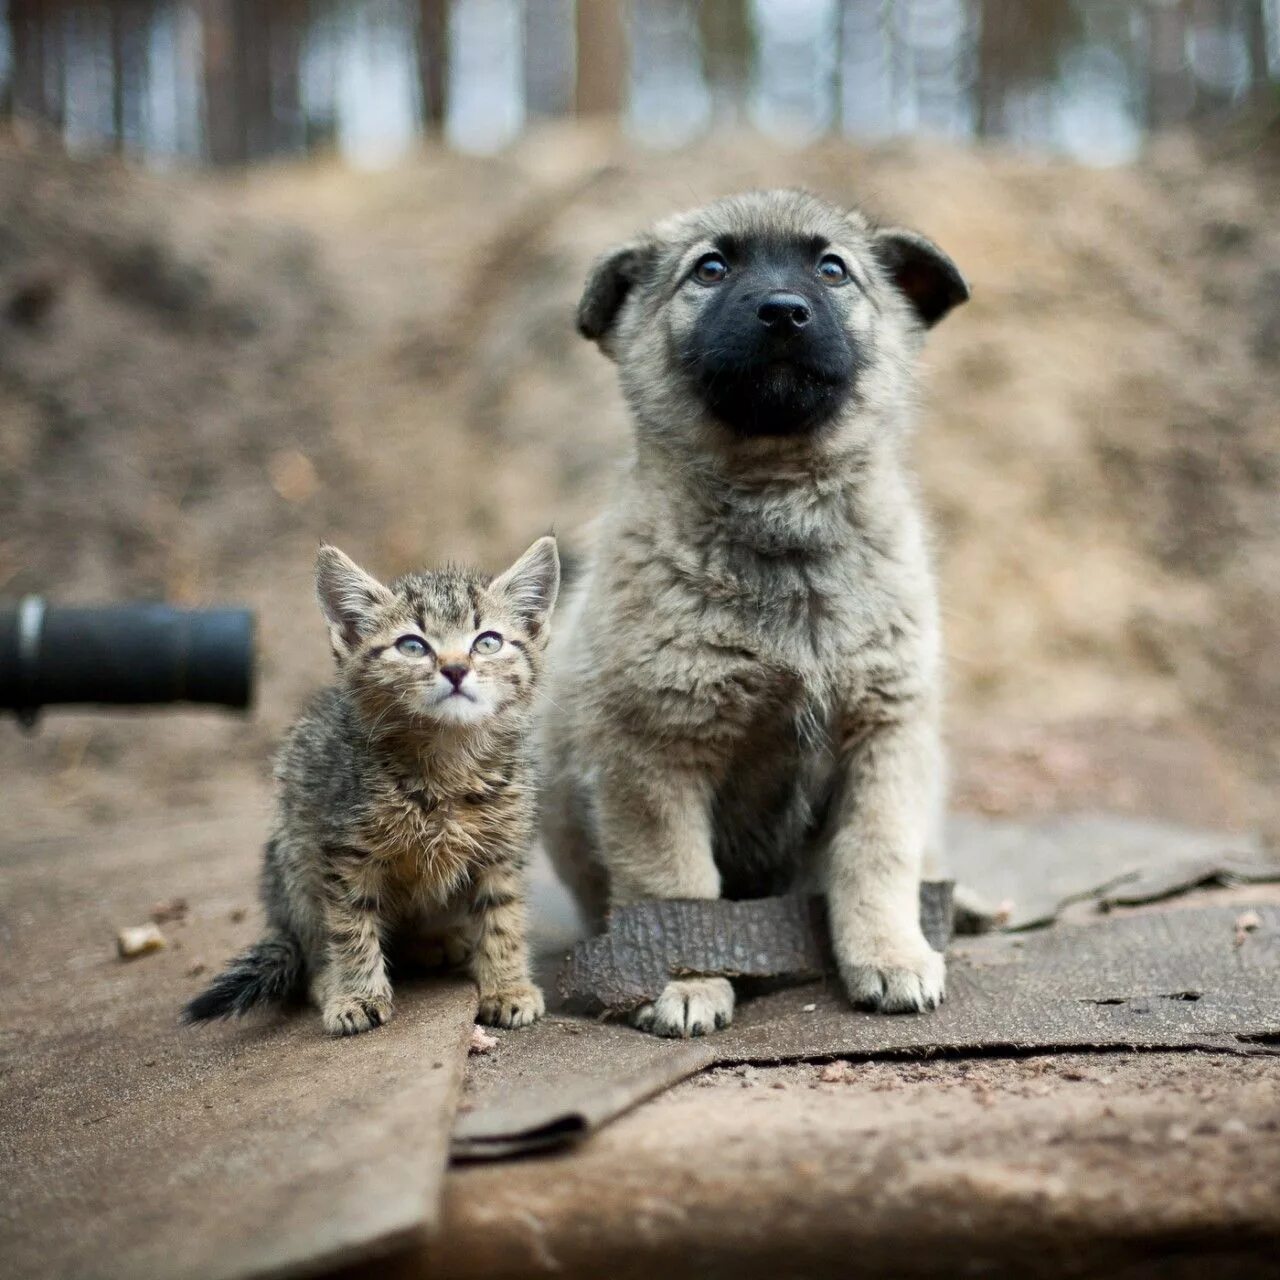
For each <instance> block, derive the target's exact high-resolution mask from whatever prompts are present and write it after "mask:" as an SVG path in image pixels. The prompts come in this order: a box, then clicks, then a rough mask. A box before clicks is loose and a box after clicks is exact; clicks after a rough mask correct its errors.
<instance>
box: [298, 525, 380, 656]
mask: <svg viewBox="0 0 1280 1280" xmlns="http://www.w3.org/2000/svg"><path fill="white" fill-rule="evenodd" d="M316 595H317V596H319V597H320V608H321V609H322V610H323V612H324V616H325V620H326V621H327V622H328V623H329V638H330V639H331V640H332V641H333V650H334V654H335V655H340V654H343V653H349V652H350V651H351V650H352V649H354V648H355V646H356V645H357V644H359V642H360V639H361V637H362V636H364V635H367V634H368V633H369V632H370V631H371V630H372V625H373V619H374V615H375V614H376V613H377V611H378V610H379V609H382V608H385V607H386V606H387V605H389V604H392V603H394V601H395V597H394V596H393V595H392V594H391V592H390V591H389V590H388V589H387V588H386V587H384V586H383V585H382V583H380V582H379V581H378V580H377V578H375V577H372V576H371V575H370V574H367V573H365V571H364V570H363V569H362V568H361V567H360V566H359V565H358V564H356V562H355V561H354V560H352V559H351V557H350V556H347V555H344V554H343V553H342V552H341V551H339V550H338V548H337V547H331V546H329V545H328V543H323V542H322V543H321V544H320V550H319V551H318V552H317V553H316Z"/></svg>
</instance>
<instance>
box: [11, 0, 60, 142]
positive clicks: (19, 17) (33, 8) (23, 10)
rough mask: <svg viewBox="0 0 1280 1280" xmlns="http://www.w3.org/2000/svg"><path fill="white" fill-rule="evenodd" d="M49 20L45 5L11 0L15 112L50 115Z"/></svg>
mask: <svg viewBox="0 0 1280 1280" xmlns="http://www.w3.org/2000/svg"><path fill="white" fill-rule="evenodd" d="M46 21H47V19H46V14H45V8H44V6H43V5H41V4H34V3H32V2H31V0H9V32H10V38H11V40H12V47H13V68H12V72H11V74H12V78H13V86H12V89H11V94H12V97H13V113H14V115H18V116H34V117H36V118H37V119H48V118H49V115H50V111H49V106H50V104H49V102H48V99H47V96H46V93H45V57H44V52H45V43H46ZM59 107H61V103H59Z"/></svg>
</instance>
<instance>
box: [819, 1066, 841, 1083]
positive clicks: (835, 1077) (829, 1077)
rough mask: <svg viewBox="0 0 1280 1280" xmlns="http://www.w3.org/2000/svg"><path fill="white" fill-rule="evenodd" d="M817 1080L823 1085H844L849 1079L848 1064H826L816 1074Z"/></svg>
mask: <svg viewBox="0 0 1280 1280" xmlns="http://www.w3.org/2000/svg"><path fill="white" fill-rule="evenodd" d="M818 1079H819V1080H821V1081H822V1083H823V1084H844V1082H845V1081H846V1080H848V1079H849V1064H848V1063H847V1062H828V1063H827V1065H826V1066H825V1067H823V1068H822V1070H821V1071H819V1072H818Z"/></svg>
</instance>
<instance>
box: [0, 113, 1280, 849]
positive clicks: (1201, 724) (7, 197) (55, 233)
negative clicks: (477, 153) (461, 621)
mask: <svg viewBox="0 0 1280 1280" xmlns="http://www.w3.org/2000/svg"><path fill="white" fill-rule="evenodd" d="M1274 133H1275V131H1274V128H1273V129H1272V130H1271V132H1270V134H1263V135H1260V136H1259V137H1254V136H1252V135H1250V136H1248V137H1247V138H1245V140H1244V142H1243V143H1242V144H1241V145H1238V146H1236V147H1235V148H1234V149H1233V150H1232V151H1231V152H1230V153H1228V154H1224V150H1225V149H1224V148H1223V147H1221V146H1220V147H1218V148H1217V150H1216V151H1215V152H1213V153H1212V154H1211V153H1210V152H1208V151H1207V150H1206V149H1205V148H1203V147H1201V146H1198V145H1197V144H1196V143H1194V142H1192V141H1191V140H1189V139H1172V140H1168V141H1165V142H1162V143H1160V144H1158V145H1157V146H1156V147H1155V148H1154V149H1153V152H1152V155H1151V157H1150V158H1149V159H1148V160H1146V161H1144V162H1143V163H1142V164H1141V165H1138V166H1136V167H1133V168H1125V169H1116V170H1108V171H1091V170H1084V169H1081V168H1078V167H1076V166H1073V165H1069V164H1066V163H1062V162H1056V161H1055V162H1049V161H1042V160H1038V159H1036V160H1029V159H1027V158H1025V157H1017V156H1013V155H1010V154H1006V153H1002V152H1000V151H997V150H991V151H979V150H959V149H952V148H948V147H945V146H942V145H940V144H923V143H920V144H906V143H895V144H892V145H885V146H883V147H879V148H876V149H872V150H864V149H858V148H854V147H851V146H847V145H844V144H834V143H832V144H824V145H821V146H817V147H814V148H811V149H808V150H803V151H796V152H790V151H782V150H778V149H777V148H774V147H771V146H768V145H766V144H764V143H762V142H761V141H760V140H759V139H756V138H751V137H741V138H734V137H730V138H721V139H719V140H717V141H714V142H708V143H706V144H704V145H702V146H701V147H698V148H695V149H693V150H690V151H688V152H682V153H680V154H678V155H662V154H654V153H641V152H636V151H633V150H631V149H629V148H627V147H626V146H625V145H624V144H622V143H620V142H618V141H617V140H616V139H615V138H614V137H612V136H611V135H608V134H604V133H597V132H592V131H589V130H584V129H581V128H573V127H564V128H557V129H549V130H547V131H544V132H542V133H538V134H534V135H533V136H532V137H530V138H529V139H528V140H527V141H526V142H524V143H523V144H521V146H520V147H518V148H517V149H516V150H515V151H513V152H512V153H510V154H509V155H507V156H505V157H503V158H501V159H498V160H486V161H479V160H469V159H465V158H459V157H457V156H452V155H449V154H447V153H443V152H439V151H427V152H424V153H423V154H422V156H421V157H420V158H418V159H417V160H415V161H414V162H412V163H410V164H407V165H405V166H403V167H401V168H398V169H396V170H394V171H392V172H388V173H382V174H356V173H352V172H350V171H346V170H344V169H342V168H340V167H338V166H337V165H329V164H325V163H311V164H307V165H304V166H281V167H277V168H266V169H258V170H253V171H250V172H249V173H247V174H244V175H233V176H218V177H208V176H199V177H196V176H173V177H158V176H154V175H144V174H139V173H137V172H133V171H129V170H127V169H123V168H120V167H117V166H115V165H113V164H111V163H107V162H85V163H72V162H69V161H67V160H65V159H63V158H61V157H59V156H55V155H52V154H49V153H47V152H45V151H42V150H40V149H39V148H38V147H35V146H31V147H27V146H24V145H22V143H21V141H20V140H17V139H9V140H0V310H3V313H4V319H3V320H0V424H3V429H2V430H0V592H3V593H4V594H6V595H12V594H17V593H21V592H26V591H29V590H33V589H39V590H43V591H46V592H48V593H49V594H50V596H52V597H54V598H58V599H64V600H80V599H86V598H102V597H107V596H135V595H148V596H157V595H163V596H166V597H168V598H170V599H173V600H177V601H181V602H186V603H192V604H199V603H205V602H212V601H218V600H243V601H246V602H248V603H249V604H251V605H252V606H254V607H255V608H256V609H257V610H258V613H259V617H260V623H261V652H262V667H261V681H260V705H259V709H258V713H257V714H256V716H255V717H254V718H253V719H251V720H248V721H238V720H220V719H217V718H211V717H209V716H207V715H202V716H198V717H191V716H184V715H178V716H171V717H149V718H147V719H145V720H142V719H138V720H131V719H128V718H117V719H113V720H105V719H88V718H83V717H70V716H55V717H50V718H49V720H48V721H47V723H46V725H45V727H44V730H43V732H42V733H41V734H40V735H39V736H38V737H36V738H34V739H32V740H27V739H25V738H22V737H20V736H19V735H17V734H16V733H10V734H6V735H4V736H3V737H2V738H0V770H2V771H3V774H4V783H3V786H4V788H5V792H6V794H7V795H8V796H9V797H10V798H11V802H13V803H17V804H19V805H20V806H21V807H22V810H23V812H24V819H25V821H26V822H27V823H28V824H30V826H31V828H32V829H33V830H34V831H40V830H45V829H52V830H66V829H73V830H74V829H80V828H83V827H84V826H86V825H89V826H92V825H94V824H96V823H98V822H101V821H104V820H110V819H119V818H122V817H125V816H136V815H138V814H139V813H140V812H143V811H155V810H158V811H159V812H161V813H168V812H175V811H179V812H180V813H181V815H182V816H185V817H196V816H199V815H200V814H201V813H213V812H217V811H224V810H225V806H226V805H228V804H234V803H235V802H236V797H237V795H238V794H240V793H239V791H238V788H240V787H242V786H246V785H249V784H250V783H252V782H256V781H259V780H261V778H262V777H263V776H264V775H265V769H266V761H267V759H268V756H269V752H270V749H271V744H272V743H273V741H274V740H275V738H276V736H277V734H278V732H279V730H280V728H281V726H282V725H283V724H284V723H285V721H286V720H287V718H288V716H289V715H290V714H291V713H292V710H293V708H294V707H295V706H296V705H297V702H298V700H299V698H300V696H301V695H302V694H303V692H304V691H305V690H306V689H307V688H309V687H311V686H313V685H314V684H315V683H316V682H318V681H319V680H320V679H321V678H323V675H324V671H325V668H326V656H325V652H324V642H323V637H322V634H321V628H320V626H319V625H318V620H317V618H316V615H315V609H314V606H313V604H312V598H311V587H310V560H311V555H312V550H313V547H314V544H315V539H316V538H317V537H318V536H320V535H321V534H324V535H325V536H328V537H330V538H332V539H334V540H336V541H338V542H339V543H340V544H342V545H344V546H345V547H347V548H348V549H349V550H350V551H351V552H352V553H353V554H355V555H357V556H358V557H363V558H365V559H366V560H367V561H368V562H369V563H370V565H371V566H372V567H374V568H376V569H379V570H382V571H385V572H392V571H396V570H400V569H403V568H406V567H408V566H411V565H414V564H417V563H420V562H423V561H428V562H429V561H433V560H438V559H441V558H446V557H454V558H461V559H465V560H474V561H477V562H479V563H482V564H492V565H496V564H498V563H499V562H501V561H503V560H504V558H505V557H508V556H510V555H511V554H512V553H513V551H515V550H517V549H518V548H519V547H521V546H523V545H524V544H525V542H526V541H527V540H528V539H529V538H530V537H531V536H532V535H533V534H535V533H537V532H539V531H541V530H544V529H546V528H548V527H555V528H556V529H557V530H559V531H561V532H562V534H563V535H564V539H565V542H566V544H567V546H568V547H569V548H572V546H573V545H574V542H575V540H576V539H577V537H578V536H579V531H580V530H581V528H582V526H583V524H584V522H585V521H586V520H587V519H588V518H589V517H590V515H591V514H592V512H593V511H594V510H595V509H596V508H597V507H598V506H599V504H600V502H601V501H602V498H603V495H604V494H605V493H606V492H607V486H608V481H609V475H610V472H611V468H612V466H613V464H614V461H615V460H616V459H617V458H618V457H619V456H621V454H622V452H623V450H624V448H625V421H624V415H623V411H622V407H621V404H620V399H619V396H618V394H617V391H616V388H615V386H614V380H613V374H612V369H611V367H610V366H609V365H608V364H607V362H606V361H605V360H604V359H602V358H601V357H600V356H599V354H598V353H597V352H595V351H594V349H592V348H590V347H589V346H588V345H587V344H586V343H584V342H582V341H581V340H580V339H579V338H577V336H576V335H575V334H574V333H573V330H572V325H571V315H572V307H573V303H574V301H575V298H576V293H577V290H578V288H579V285H580V281H581V279H582V277H583V274H584V271H585V268H586V265H587V263H588V262H589V261H590V259H591V258H592V257H593V256H594V255H595V254H596V253H597V252H598V251H600V250H601V249H602V248H603V247H605V246H607V245H609V244H612V243H614V242H615V241H617V240H619V239H620V238H622V237H624V236H625V235H627V234H628V233H629V232H630V231H631V230H632V229H633V228H634V227H635V226H636V225H637V224H638V223H640V222H643V221H644V220H646V219H648V218H649V217H650V216H652V215H655V214H658V213H661V212H663V211H666V210H669V209H670V208H672V207H675V206H679V205H687V204H689V203H690V202H693V201H696V200H699V199H702V198H703V197H705V196H709V195H712V194H715V193H718V192H721V191H725V190H732V189H735V188H741V187H746V186H756V185H764V184H778V183H803V184H806V185H809V186H812V187H814V188H816V189H818V190H821V191H824V192H827V193H829V194H831V195H833V196H835V197H836V198H839V199H860V200H863V201H864V202H866V203H868V204H869V205H870V206H871V207H872V208H874V209H875V210H876V211H878V212H880V213H882V214H883V215H884V216H886V217H891V218H895V219H900V220H903V221H906V222H908V223H911V224H913V225H915V226H918V227H920V228H921V229H923V230H925V231H926V232H928V233H929V234H930V235H932V236H934V237H935V238H936V239H937V240H938V241H939V242H940V243H941V244H942V245H943V246H945V247H946V248H947V249H948V251H950V252H951V253H952V255H953V256H954V257H955V258H956V260H957V261H958V262H959V263H960V264H961V265H962V266H963V268H964V270H965V271H966V272H967V273H968V275H969V276H970V278H971V280H972V283H973V289H974V299H973V302H972V303H971V304H970V305H969V306H967V307H966V308H964V309H963V310H961V311H959V312H957V313H956V314H955V315H954V316H953V317H951V318H949V319H948V320H947V322H946V323H945V324H944V325H943V326H941V328H940V329H939V330H938V332H937V333H936V334H935V335H934V336H933V337H932V339H931V343H930V346H929V350H928V353H927V360H926V367H925V370H924V376H925V396H924V412H923V415H922V426H921V430H920V433H919V438H918V439H919V442H918V448H917V451H916V453H917V460H918V464H919V468H920V472H921V476H922V480H923V485H924V488H925V491H926V496H927V499H928V503H929V506H930V508H931V510H932V512H933V516H934V522H935V528H936V543H937V552H938V559H939V563H940V569H941V576H942V583H943V595H944V603H945V611H946V620H947V628H948V637H949V651H950V681H951V726H952V732H953V736H954V738H955V740H956V742H957V744H958V747H959V750H958V752H957V757H958V761H957V763H958V795H959V799H960V801H961V803H963V804H966V805H969V806H971V807H980V808H987V809H993V810H1002V811H1011V810H1013V809H1016V808H1019V807H1021V806H1022V805H1023V803H1024V799H1025V798H1026V795H1024V793H1034V794H1030V799H1031V800H1032V802H1033V803H1043V802H1044V798H1045V797H1044V793H1045V790H1046V785H1047V786H1048V790H1049V791H1052V790H1053V786H1054V782H1053V780H1054V778H1055V777H1056V775H1057V774H1061V773H1063V772H1064V771H1065V773H1066V774H1067V775H1069V777H1068V781H1071V782H1072V783H1073V784H1076V783H1079V782H1080V781H1081V779H1080V776H1079V775H1081V773H1082V772H1084V773H1087V772H1088V771H1089V770H1090V768H1091V767H1092V765H1091V761H1090V757H1091V752H1090V751H1085V752H1084V753H1083V754H1082V751H1081V747H1080V743H1081V742H1085V743H1093V742H1096V741H1100V740H1101V739H1106V740H1108V741H1111V740H1112V739H1113V737H1114V734H1112V733H1111V732H1110V730H1108V731H1107V732H1104V733H1102V735H1101V739H1100V738H1099V735H1098V733H1095V732H1091V731H1089V730H1088V729H1085V730H1081V729H1080V726H1082V725H1084V726H1088V725H1090V724H1097V723H1098V722H1100V721H1101V722H1106V724H1107V725H1109V726H1112V727H1114V726H1115V725H1117V724H1118V725H1119V726H1120V729H1119V730H1118V732H1120V733H1123V732H1126V731H1127V730H1126V728H1125V727H1126V726H1139V727H1146V728H1148V729H1149V728H1150V727H1151V726H1152V725H1156V726H1161V727H1162V728H1161V732H1163V731H1164V730H1163V727H1164V726H1170V725H1172V726H1175V727H1176V735H1175V736H1178V737H1186V738H1194V739H1196V740H1203V739H1208V741H1209V742H1210V744H1211V754H1212V756H1213V757H1214V759H1215V760H1216V759H1218V758H1221V759H1222V760H1223V761H1224V762H1225V763H1224V764H1223V765H1222V769H1223V770H1224V773H1223V776H1224V778H1225V779H1226V783H1225V785H1226V789H1227V791H1229V792H1230V797H1229V800H1228V801H1227V802H1226V805H1227V807H1228V808H1229V809H1230V810H1231V811H1232V813H1233V815H1234V817H1235V819H1236V820H1237V821H1239V822H1246V823H1247V822H1262V823H1264V824H1265V825H1267V826H1269V827H1271V828H1273V829H1274V828H1276V827H1277V825H1278V824H1277V810H1276V808H1275V802H1274V800H1273V799H1272V796H1273V794H1274V788H1273V786H1272V785H1271V784H1272V783H1273V782H1274V781H1275V780H1276V778H1277V777H1278V776H1280V757H1278V756H1277V745H1276V738H1275V735H1274V732H1273V728H1274V724H1275V720H1276V713H1277V711H1278V710H1280V684H1277V683H1276V675H1275V664H1274V663H1272V662H1270V661H1268V660H1267V659H1266V654H1267V651H1268V648H1269V645H1270V643H1271V641H1272V639H1273V637H1274V634H1275V633H1276V628H1277V623H1280V605H1278V603H1277V602H1278V600H1280V593H1278V592H1277V589H1276V586H1275V583H1276V581H1277V577H1278V576H1280V504H1277V503H1276V502H1275V492H1276V480H1277V467H1278V466H1280V463H1278V462H1277V458H1280V453H1278V452H1277V450H1276V448H1275V444H1276V429H1277V425H1278V423H1277V415H1276V404H1277V403H1278V402H1280V362H1278V361H1277V351H1278V350H1280V343H1278V339H1280V275H1278V274H1277V269H1276V267H1275V263H1276V262H1278V261H1280V223H1277V220H1276V219H1275V217H1274V196H1275V192H1276V187H1277V181H1276V178H1275V173H1274V166H1273V164H1272V160H1273V157H1274V153H1275V150H1276V147H1275V136H1274ZM1044 726H1050V727H1051V729H1052V732H1050V733H1049V734H1048V735H1047V736H1046V735H1045V733H1044V731H1043V730H1044ZM1064 736H1065V746H1063V745H1061V743H1062V741H1063V740H1064ZM1146 736H1147V737H1150V736H1151V735H1150V734H1147V735H1146ZM1155 736H1156V737H1159V736H1160V734H1156V735H1155ZM1073 742H1075V743H1076V745H1075V746H1074V747H1073V746H1072V743H1073ZM1104 754H1105V752H1104ZM1112 754H1115V750H1114V749H1113V750H1112ZM971 759H972V760H973V761H974V766H973V767H972V768H971V767H970V765H969V761H970V760H971ZM1216 767H1218V766H1217V765H1215V768H1216ZM1046 775H1047V776H1048V778H1049V782H1048V784H1046V783H1045V782H1044V776H1046ZM1095 783H1096V785H1097V787H1099V788H1101V789H1102V790H1104V791H1105V790H1106V788H1107V786H1108V782H1107V778H1106V776H1105V771H1102V773H1101V774H1100V775H1099V776H1098V777H1096V778H1095ZM1037 797H1038V799H1037ZM1118 802H1119V803H1121V804H1122V805H1123V804H1126V803H1127V804H1128V805H1130V806H1134V805H1136V806H1137V807H1138V808H1143V807H1146V808H1150V807H1151V806H1150V804H1149V803H1146V802H1145V801H1144V799H1143V797H1142V796H1141V795H1139V796H1137V797H1132V796H1131V797H1129V798H1128V800H1127V801H1126V799H1125V797H1123V796H1121V797H1118Z"/></svg>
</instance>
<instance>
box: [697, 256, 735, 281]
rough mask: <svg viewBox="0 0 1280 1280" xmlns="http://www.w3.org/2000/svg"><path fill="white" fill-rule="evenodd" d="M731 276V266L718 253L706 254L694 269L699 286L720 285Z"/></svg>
mask: <svg viewBox="0 0 1280 1280" xmlns="http://www.w3.org/2000/svg"><path fill="white" fill-rule="evenodd" d="M728 274H729V264H728V263H727V262H726V261H725V260H724V259H723V258H722V257H721V256H720V255H719V254H718V253H704V254H703V255H702V257H700V258H699V259H698V261H697V264H696V265H695V266H694V268H693V278H694V279H695V280H697V281H698V282H699V284H719V283H720V281H721V280H723V279H724V278H725V276H727V275H728Z"/></svg>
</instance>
